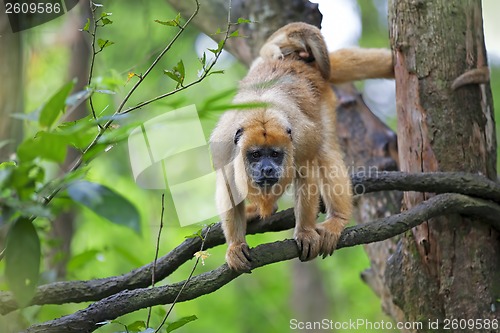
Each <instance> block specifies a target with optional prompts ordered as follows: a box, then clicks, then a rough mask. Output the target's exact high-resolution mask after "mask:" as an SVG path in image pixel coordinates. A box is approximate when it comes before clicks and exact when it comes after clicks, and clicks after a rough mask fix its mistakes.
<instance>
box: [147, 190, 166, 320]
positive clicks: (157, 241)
mask: <svg viewBox="0 0 500 333" xmlns="http://www.w3.org/2000/svg"><path fill="white" fill-rule="evenodd" d="M164 213H165V193H162V194H161V215H160V229H159V230H158V237H157V238H156V251H155V260H154V261H153V270H152V272H151V287H153V288H154V286H155V282H156V281H155V277H156V262H157V261H158V254H159V252H160V238H161V231H162V230H163V215H164ZM152 310H153V308H152V307H149V310H148V319H147V321H146V327H149V321H150V319H151V311H152Z"/></svg>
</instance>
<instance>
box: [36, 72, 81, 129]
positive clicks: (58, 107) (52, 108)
mask: <svg viewBox="0 0 500 333" xmlns="http://www.w3.org/2000/svg"><path fill="white" fill-rule="evenodd" d="M74 85H75V81H71V82H68V83H66V84H65V85H64V86H62V87H61V88H60V89H59V90H58V91H57V92H56V93H55V94H54V95H53V96H52V97H51V98H50V99H49V101H48V102H47V103H45V105H44V106H43V107H42V110H41V111H40V117H39V119H38V122H39V124H40V126H42V127H46V128H50V127H51V126H52V125H53V124H54V122H55V121H56V120H57V118H58V117H59V116H60V115H61V113H62V112H63V111H64V108H65V106H66V98H67V97H68V95H69V93H70V92H71V90H72V89H73V86H74Z"/></svg>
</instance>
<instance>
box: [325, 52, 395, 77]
mask: <svg viewBox="0 0 500 333" xmlns="http://www.w3.org/2000/svg"><path fill="white" fill-rule="evenodd" d="M330 66H331V68H332V70H331V75H330V82H332V83H344V82H350V81H356V80H364V79H374V78H386V79H392V78H394V65H393V61H392V52H391V51H390V50H388V49H362V48H346V49H340V50H337V51H334V52H331V53H330Z"/></svg>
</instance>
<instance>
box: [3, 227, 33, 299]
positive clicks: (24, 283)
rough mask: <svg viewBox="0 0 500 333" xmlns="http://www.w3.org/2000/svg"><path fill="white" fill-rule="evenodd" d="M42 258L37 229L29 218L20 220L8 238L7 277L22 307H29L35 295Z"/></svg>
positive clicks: (10, 231) (11, 229) (6, 253)
mask: <svg viewBox="0 0 500 333" xmlns="http://www.w3.org/2000/svg"><path fill="white" fill-rule="evenodd" d="M40 256H41V251H40V240H39V238H38V234H37V233H36V230H35V227H34V226H33V224H32V223H31V221H30V220H29V219H28V218H25V217H23V218H20V219H18V220H17V221H16V222H15V223H14V224H13V225H12V227H11V228H10V230H9V234H8V236H7V247H6V249H5V262H6V267H5V275H6V277H7V281H8V283H9V287H10V290H12V292H13V293H14V297H15V299H16V301H17V302H18V303H19V304H20V305H21V306H26V305H28V304H29V302H30V301H31V299H32V298H33V296H34V294H35V288H36V286H37V283H38V275H39V271H40Z"/></svg>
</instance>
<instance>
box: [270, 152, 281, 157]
mask: <svg viewBox="0 0 500 333" xmlns="http://www.w3.org/2000/svg"><path fill="white" fill-rule="evenodd" d="M279 155H280V153H279V152H277V151H276V150H274V151H273V152H272V153H271V157H278V156H279Z"/></svg>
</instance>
